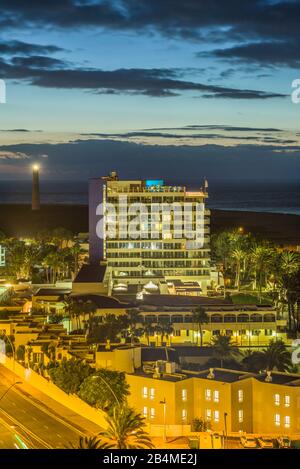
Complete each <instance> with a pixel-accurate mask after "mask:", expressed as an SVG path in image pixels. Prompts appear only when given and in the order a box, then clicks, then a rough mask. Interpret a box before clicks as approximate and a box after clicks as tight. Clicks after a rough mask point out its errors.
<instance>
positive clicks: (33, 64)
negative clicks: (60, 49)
mask: <svg viewBox="0 0 300 469" xmlns="http://www.w3.org/2000/svg"><path fill="white" fill-rule="evenodd" d="M11 64H12V65H13V66H17V67H28V68H37V69H39V68H42V69H43V68H45V69H51V68H58V67H63V66H64V65H65V63H64V62H63V61H62V60H60V59H56V58H53V57H46V56H44V55H31V56H30V57H18V56H16V57H13V58H12V59H11Z"/></svg>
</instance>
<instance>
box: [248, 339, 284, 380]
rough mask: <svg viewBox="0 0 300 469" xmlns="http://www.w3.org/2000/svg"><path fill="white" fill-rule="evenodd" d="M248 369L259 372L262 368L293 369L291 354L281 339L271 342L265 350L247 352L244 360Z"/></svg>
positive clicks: (270, 369) (269, 369)
mask: <svg viewBox="0 0 300 469" xmlns="http://www.w3.org/2000/svg"><path fill="white" fill-rule="evenodd" d="M242 364H243V366H244V368H245V369H246V370H247V371H253V372H256V373H257V372H259V371H261V370H267V371H272V370H277V371H291V369H292V362H291V354H290V352H289V351H288V350H287V348H286V346H285V344H284V342H282V341H281V340H277V341H274V340H272V341H271V342H270V345H269V346H268V347H267V348H265V349H264V350H263V351H261V352H258V351H255V352H251V351H249V352H247V353H246V355H245V357H244V358H243V360H242Z"/></svg>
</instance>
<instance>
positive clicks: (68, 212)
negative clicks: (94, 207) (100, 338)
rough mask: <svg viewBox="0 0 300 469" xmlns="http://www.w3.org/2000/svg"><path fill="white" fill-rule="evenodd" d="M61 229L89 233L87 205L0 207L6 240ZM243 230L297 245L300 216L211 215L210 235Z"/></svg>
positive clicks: (0, 223)
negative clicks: (33, 207) (226, 230)
mask: <svg viewBox="0 0 300 469" xmlns="http://www.w3.org/2000/svg"><path fill="white" fill-rule="evenodd" d="M57 227H64V228H66V229H68V230H70V231H72V232H73V233H79V232H81V233H84V232H87V231H88V207H87V206H86V205H43V206H42V207H41V210H40V211H37V212H33V211H32V210H31V206H30V205H21V204H0V230H1V231H3V232H4V233H5V234H6V235H7V236H16V237H19V236H20V237H21V236H32V235H34V234H35V233H37V232H38V231H40V230H51V229H54V228H57ZM239 227H243V229H244V230H245V232H251V233H253V234H255V235H256V236H257V237H260V238H263V239H268V240H270V241H274V242H276V243H277V244H280V245H289V244H290V245H293V246H295V245H300V216H297V215H284V214H277V213H262V212H244V211H229V210H212V211H211V232H212V233H217V232H219V231H222V230H224V229H232V228H239Z"/></svg>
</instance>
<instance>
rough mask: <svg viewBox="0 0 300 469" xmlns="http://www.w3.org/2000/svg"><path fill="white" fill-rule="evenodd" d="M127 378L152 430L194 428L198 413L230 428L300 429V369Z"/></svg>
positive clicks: (256, 431) (186, 431) (299, 431)
mask: <svg viewBox="0 0 300 469" xmlns="http://www.w3.org/2000/svg"><path fill="white" fill-rule="evenodd" d="M154 376H156V377H154ZM126 378H127V382H128V384H129V385H130V396H129V398H128V400H129V403H130V405H132V406H133V407H135V408H136V409H137V410H138V411H139V412H140V413H141V414H142V415H143V416H144V417H145V419H146V421H147V424H148V425H149V429H150V432H151V434H152V435H155V434H161V433H162V430H163V427H164V426H165V427H166V431H167V433H168V435H170V436H171V435H182V434H189V432H190V431H191V425H192V423H193V420H194V419H203V420H204V421H205V422H207V423H208V424H209V426H210V428H211V429H212V430H213V431H216V432H220V433H224V434H226V433H228V434H239V433H244V432H246V433H250V434H255V435H262V434H267V435H270V436H272V435H274V436H277V435H290V436H297V435H298V436H299V435H300V375H296V374H295V375H293V374H287V373H278V372H272V373H262V374H258V375H253V374H251V373H247V372H242V371H235V370H225V369H218V368H216V369H209V370H205V371H201V372H199V373H192V372H179V373H162V374H161V375H160V376H159V375H157V374H156V375H151V374H145V373H140V374H138V373H136V374H131V375H126ZM164 406H166V409H164ZM164 411H166V413H165V414H164Z"/></svg>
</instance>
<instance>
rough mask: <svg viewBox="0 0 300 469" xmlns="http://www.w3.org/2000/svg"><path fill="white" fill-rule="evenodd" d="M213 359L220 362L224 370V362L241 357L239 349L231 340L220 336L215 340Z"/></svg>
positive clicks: (213, 343) (213, 342)
mask: <svg viewBox="0 0 300 469" xmlns="http://www.w3.org/2000/svg"><path fill="white" fill-rule="evenodd" d="M212 346H213V357H214V358H216V359H218V360H220V365H221V368H223V364H224V360H230V359H232V358H236V357H238V356H239V355H240V351H239V349H238V347H236V346H235V345H233V344H232V342H231V338H230V337H229V336H226V335H218V336H216V337H214V338H213V341H212Z"/></svg>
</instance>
